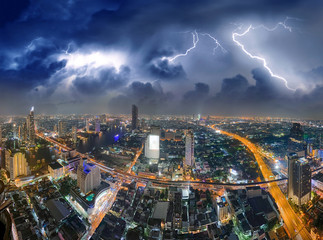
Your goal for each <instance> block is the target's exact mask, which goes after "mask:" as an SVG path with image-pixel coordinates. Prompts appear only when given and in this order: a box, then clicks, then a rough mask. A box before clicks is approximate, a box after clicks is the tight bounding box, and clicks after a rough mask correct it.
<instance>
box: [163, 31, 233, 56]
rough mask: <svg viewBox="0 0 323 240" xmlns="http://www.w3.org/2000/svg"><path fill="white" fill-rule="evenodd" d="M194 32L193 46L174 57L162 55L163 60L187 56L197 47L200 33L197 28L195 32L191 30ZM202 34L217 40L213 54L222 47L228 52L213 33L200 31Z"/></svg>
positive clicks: (222, 49) (223, 50) (224, 51)
mask: <svg viewBox="0 0 323 240" xmlns="http://www.w3.org/2000/svg"><path fill="white" fill-rule="evenodd" d="M191 33H192V36H193V46H192V47H190V48H189V49H187V50H186V51H185V53H180V54H177V55H175V56H173V57H162V58H161V60H165V59H167V60H168V61H169V62H173V61H174V60H175V59H177V58H179V57H184V56H187V54H188V53H189V52H190V51H192V50H193V49H194V48H196V46H197V43H198V42H199V40H200V39H199V33H198V32H197V31H196V30H195V31H194V32H191ZM200 34H201V35H202V36H207V37H209V38H211V39H212V40H213V41H214V42H215V47H214V48H213V55H215V51H216V50H217V49H218V48H220V49H221V51H222V52H223V53H226V52H227V50H226V49H225V48H224V47H223V46H222V45H221V44H220V42H219V41H218V40H217V39H216V38H215V37H213V36H212V35H211V34H209V33H200Z"/></svg>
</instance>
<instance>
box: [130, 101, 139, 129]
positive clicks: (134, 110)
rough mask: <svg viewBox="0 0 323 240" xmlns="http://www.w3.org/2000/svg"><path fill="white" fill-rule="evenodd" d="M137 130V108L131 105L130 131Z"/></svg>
mask: <svg viewBox="0 0 323 240" xmlns="http://www.w3.org/2000/svg"><path fill="white" fill-rule="evenodd" d="M137 128H138V107H137V106H136V105H132V122H131V129H132V130H135V129H137Z"/></svg>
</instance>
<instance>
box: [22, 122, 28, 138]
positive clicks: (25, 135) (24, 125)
mask: <svg viewBox="0 0 323 240" xmlns="http://www.w3.org/2000/svg"><path fill="white" fill-rule="evenodd" d="M22 140H23V141H25V142H26V141H27V140H28V131H27V121H26V122H24V124H23V125H22Z"/></svg>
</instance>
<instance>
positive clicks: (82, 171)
mask: <svg viewBox="0 0 323 240" xmlns="http://www.w3.org/2000/svg"><path fill="white" fill-rule="evenodd" d="M100 182H101V175H100V169H99V168H98V167H97V166H95V165H94V164H92V163H87V161H85V160H81V162H80V165H79V167H78V168H77V186H78V187H79V188H80V190H81V192H82V193H84V194H86V193H88V192H89V191H91V190H93V189H95V188H97V187H98V186H99V185H100Z"/></svg>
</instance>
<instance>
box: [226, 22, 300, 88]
mask: <svg viewBox="0 0 323 240" xmlns="http://www.w3.org/2000/svg"><path fill="white" fill-rule="evenodd" d="M289 19H290V18H286V19H285V20H284V21H283V22H278V23H277V24H276V25H275V26H274V27H272V28H268V27H266V26H264V25H259V26H256V27H254V26H252V25H249V27H248V28H247V29H246V30H245V31H244V32H242V33H238V32H236V31H237V30H241V29H242V25H240V26H239V27H238V28H237V29H236V30H234V31H233V33H232V40H233V41H234V42H235V43H236V44H237V45H238V46H239V47H240V48H241V50H242V51H243V52H244V53H245V54H247V55H248V56H249V57H250V58H252V59H257V60H259V61H261V62H262V64H263V67H264V68H265V69H266V70H267V71H268V72H269V74H270V76H271V77H274V78H277V79H280V80H282V81H283V82H284V83H285V86H286V87H287V88H288V89H289V90H292V91H295V90H296V89H294V88H291V87H289V86H288V82H287V80H286V79H285V78H284V77H282V76H279V75H277V74H274V73H273V71H272V70H271V69H270V67H269V66H268V63H267V61H266V59H265V58H263V57H260V56H257V55H253V54H251V53H250V52H249V51H248V50H247V49H246V48H245V46H244V45H243V44H242V43H241V42H239V41H238V40H237V37H242V36H245V35H246V34H247V33H249V32H250V31H251V30H255V29H258V28H263V29H265V30H267V31H270V32H272V31H275V30H276V29H277V28H278V27H283V28H285V29H287V30H288V31H289V32H292V28H291V27H290V26H288V25H287V24H286V21H287V20H289Z"/></svg>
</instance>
